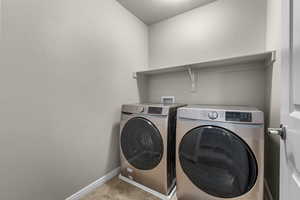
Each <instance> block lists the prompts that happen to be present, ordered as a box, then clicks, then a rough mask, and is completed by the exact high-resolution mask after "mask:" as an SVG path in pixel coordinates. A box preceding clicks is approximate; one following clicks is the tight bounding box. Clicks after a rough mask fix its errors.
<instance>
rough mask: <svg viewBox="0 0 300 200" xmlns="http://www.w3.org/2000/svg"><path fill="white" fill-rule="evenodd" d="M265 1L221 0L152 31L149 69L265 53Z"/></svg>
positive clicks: (164, 23) (167, 22)
mask: <svg viewBox="0 0 300 200" xmlns="http://www.w3.org/2000/svg"><path fill="white" fill-rule="evenodd" d="M265 32H266V0H218V1H215V2H213V3H210V4H207V5H205V6H203V7H199V8H196V9H194V10H191V11H189V12H186V13H183V14H181V15H178V16H175V17H173V18H170V19H168V20H164V21H162V22H159V23H157V24H154V25H151V26H150V27H149V38H150V39H149V41H150V43H149V62H150V67H158V66H168V65H170V66H172V65H181V64H188V63H193V62H199V61H202V60H207V59H212V58H219V57H231V56H236V55H240V54H249V53H254V52H255V53H257V52H260V51H264V50H265V35H266V34H265Z"/></svg>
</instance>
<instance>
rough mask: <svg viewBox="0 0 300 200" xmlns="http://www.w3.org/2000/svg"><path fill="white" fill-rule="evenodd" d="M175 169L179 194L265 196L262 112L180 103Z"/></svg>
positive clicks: (186, 197) (218, 199) (213, 198)
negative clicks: (183, 105)
mask: <svg viewBox="0 0 300 200" xmlns="http://www.w3.org/2000/svg"><path fill="white" fill-rule="evenodd" d="M176 174H177V175H176V177H177V197H178V200H224V199H230V200H263V183H264V115H263V112H261V111H259V110H258V109H256V108H250V107H234V106H201V105H194V106H187V107H184V108H180V109H179V110H178V113H177V139H176Z"/></svg>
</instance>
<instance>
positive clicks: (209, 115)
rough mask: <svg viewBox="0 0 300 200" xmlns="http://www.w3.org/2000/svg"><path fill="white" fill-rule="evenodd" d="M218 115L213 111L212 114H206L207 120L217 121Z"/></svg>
mask: <svg viewBox="0 0 300 200" xmlns="http://www.w3.org/2000/svg"><path fill="white" fill-rule="evenodd" d="M218 116H219V115H218V113H217V112H216V111H213V112H209V113H208V118H209V119H217V118H218Z"/></svg>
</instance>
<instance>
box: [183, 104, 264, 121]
mask: <svg viewBox="0 0 300 200" xmlns="http://www.w3.org/2000/svg"><path fill="white" fill-rule="evenodd" d="M177 113H178V115H177V116H178V118H182V119H192V120H205V121H216V122H228V123H233V122H234V123H242V124H243V123H244V124H263V123H264V114H263V112H261V111H259V110H257V109H255V108H248V107H233V106H226V107H219V106H199V105H191V106H187V107H183V108H179V109H178V112H177Z"/></svg>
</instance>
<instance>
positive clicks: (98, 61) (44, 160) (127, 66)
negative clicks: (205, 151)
mask: <svg viewBox="0 0 300 200" xmlns="http://www.w3.org/2000/svg"><path fill="white" fill-rule="evenodd" d="M1 14H2V26H3V27H2V38H1V39H2V40H1V45H0V47H1V54H0V55H1V58H0V62H1V63H0V65H1V67H0V93H1V94H0V157H1V167H0V177H1V180H0V199H3V200H20V199H22V200H59V199H64V198H66V197H68V196H69V195H71V194H73V193H75V192H77V191H78V190H79V189H81V188H82V187H84V186H86V185H88V184H89V183H91V182H92V181H94V180H96V179H98V178H100V177H101V176H103V175H104V174H106V173H107V172H109V171H111V170H112V169H114V168H116V167H117V166H119V151H118V129H119V126H118V122H119V117H120V106H121V104H122V103H126V102H128V103H129V102H136V101H138V93H137V86H136V82H135V80H134V79H132V72H133V71H137V70H139V69H140V67H142V66H147V65H148V52H147V49H148V47H147V43H148V41H147V40H148V31H147V27H146V26H145V25H144V24H143V23H142V22H140V21H139V20H138V19H136V17H134V16H133V15H132V14H130V13H129V12H128V11H127V10H125V9H124V8H123V7H121V6H120V5H119V4H118V3H116V1H114V0H76V1H72V0H51V1H41V0H27V1H23V0H2V13H1Z"/></svg>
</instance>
